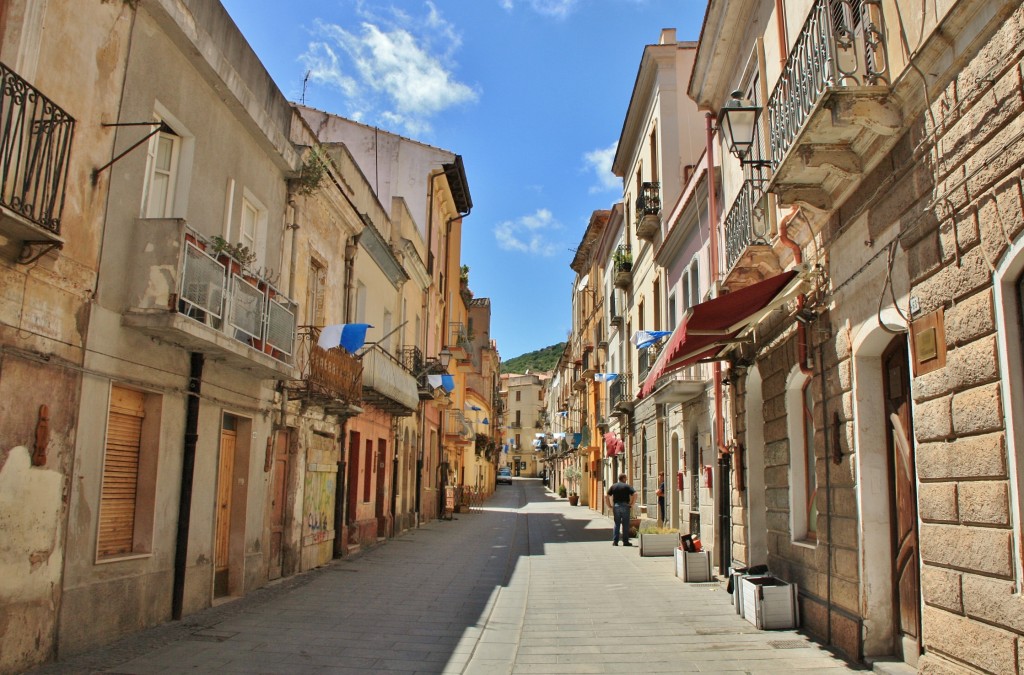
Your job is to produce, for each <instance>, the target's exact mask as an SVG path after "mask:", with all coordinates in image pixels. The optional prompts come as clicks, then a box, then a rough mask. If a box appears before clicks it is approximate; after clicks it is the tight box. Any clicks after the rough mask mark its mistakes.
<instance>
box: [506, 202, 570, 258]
mask: <svg viewBox="0 0 1024 675" xmlns="http://www.w3.org/2000/svg"><path fill="white" fill-rule="evenodd" d="M561 227H562V225H561V224H560V223H559V222H558V221H557V220H555V219H554V217H553V216H552V215H551V211H549V210H547V209H537V211H536V212H535V213H531V214H528V215H525V216H521V217H520V218H519V219H518V220H506V221H504V222H501V223H498V224H497V225H495V226H494V238H495V239H496V240H497V241H498V247H499V248H502V249H504V250H506V251H518V252H520V253H531V254H533V255H542V256H546V257H550V256H553V255H554V254H555V253H556V252H557V251H558V244H556V243H555V242H553V241H551V239H550V238H549V236H548V235H549V233H550V231H551V230H558V229H561Z"/></svg>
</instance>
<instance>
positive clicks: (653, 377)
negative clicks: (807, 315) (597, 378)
mask: <svg viewBox="0 0 1024 675" xmlns="http://www.w3.org/2000/svg"><path fill="white" fill-rule="evenodd" d="M782 275H791V278H790V279H789V280H788V281H787V282H786V283H785V285H784V286H783V287H782V288H781V289H779V291H777V292H776V293H775V295H774V296H773V297H772V298H771V299H770V300H769V301H768V302H767V303H766V304H765V305H764V306H763V307H761V308H760V309H758V310H755V311H754V312H752V313H751V314H748V315H746V316H744V317H743V318H742V319H739V320H737V321H735V322H733V323H732V324H730V325H728V326H726V327H724V328H720V329H715V330H706V329H705V330H701V329H696V330H695V329H689V328H687V327H686V326H687V323H688V322H689V321H690V319H691V318H692V317H693V314H694V310H696V309H697V308H698V307H701V306H702V305H706V304H707V303H709V302H714V301H715V300H717V299H719V298H724V297H726V296H725V295H719V296H717V297H716V298H713V299H712V300H708V301H706V302H704V303H700V304H698V305H695V306H693V307H690V308H689V309H687V310H686V313H685V314H684V315H683V318H682V320H681V321H680V322H679V324H678V325H677V326H676V327H675V329H674V330H673V334H672V336H671V337H670V338H669V339H668V342H667V343H666V345H672V343H673V342H674V341H675V339H676V333H677V332H678V331H679V330H685V331H686V334H685V337H684V338H683V342H682V343H681V344H680V345H679V348H682V349H685V347H686V339H687V338H690V337H720V338H721V339H720V340H714V341H712V342H710V343H705V344H702V345H699V346H696V347H693V348H691V349H690V350H689V351H684V352H683V353H682V354H679V355H677V356H675V357H674V358H673V359H672V361H671V363H669V362H667V361H666V360H667V359H668V358H669V356H668V354H669V353H670V352H671V351H673V349H670V348H668V346H666V348H665V349H664V350H662V353H661V354H660V355H659V357H658V360H657V361H656V362H655V363H654V365H653V366H652V367H651V370H650V373H649V374H648V376H647V378H646V379H645V380H644V382H643V383H642V384H641V386H640V389H639V391H638V392H637V398H643V397H644V396H647V395H649V394H650V393H652V392H653V391H654V389H655V388H656V385H657V381H658V380H659V379H660V378H661V377H662V376H664V375H666V374H668V373H671V372H672V371H675V370H677V369H679V368H683V367H685V366H688V365H692V364H693V363H711V362H714V361H721V360H723V359H724V358H725V357H726V355H727V354H728V353H729V352H730V351H732V349H733V348H734V347H735V345H737V344H742V343H744V342H749V341H750V340H751V339H752V338H751V335H750V334H751V333H752V332H753V330H754V329H755V328H756V327H757V325H758V324H759V323H760V322H761V321H762V320H763V319H764V318H765V317H766V316H768V315H769V314H771V313H772V312H774V311H775V310H777V309H778V308H779V307H781V306H782V305H784V304H785V303H787V302H789V301H790V300H792V299H793V298H795V297H796V296H797V295H799V294H800V293H803V292H806V290H807V287H808V286H809V276H810V266H809V265H807V264H806V263H802V264H799V265H794V266H793V267H792V268H791V269H789V270H787V271H786V272H783V273H782ZM782 275H777V276H782ZM771 278H776V277H771ZM764 281H768V279H766V280H764ZM758 283H764V282H763V281H762V282H758ZM743 290H744V289H740V290H738V291H734V292H735V293H742V292H743Z"/></svg>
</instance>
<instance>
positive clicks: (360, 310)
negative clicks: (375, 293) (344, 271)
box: [356, 281, 366, 323]
mask: <svg viewBox="0 0 1024 675" xmlns="http://www.w3.org/2000/svg"><path fill="white" fill-rule="evenodd" d="M356 323H366V284H364V283H363V282H362V281H360V282H357V283H356Z"/></svg>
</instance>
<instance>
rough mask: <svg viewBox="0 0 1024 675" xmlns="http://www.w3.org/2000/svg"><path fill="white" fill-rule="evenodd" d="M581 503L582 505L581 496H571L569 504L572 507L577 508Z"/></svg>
mask: <svg viewBox="0 0 1024 675" xmlns="http://www.w3.org/2000/svg"><path fill="white" fill-rule="evenodd" d="M579 503H580V496H579V495H569V504H570V505H572V506H576V505H577V504H579Z"/></svg>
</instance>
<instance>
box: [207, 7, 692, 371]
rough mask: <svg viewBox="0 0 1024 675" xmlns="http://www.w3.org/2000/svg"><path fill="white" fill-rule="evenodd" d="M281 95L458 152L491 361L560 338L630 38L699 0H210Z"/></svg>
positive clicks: (613, 194)
mask: <svg viewBox="0 0 1024 675" xmlns="http://www.w3.org/2000/svg"><path fill="white" fill-rule="evenodd" d="M222 2H223V3H224V6H225V7H226V8H227V10H228V12H229V13H230V14H231V17H232V18H233V19H234V20H235V22H236V23H237V24H238V26H239V28H240V29H241V31H242V33H243V34H244V35H245V37H246V39H247V40H248V41H249V43H250V44H251V45H252V47H253V49H254V50H255V51H256V54H257V55H259V57H260V59H261V60H262V61H263V64H264V66H266V68H267V70H268V71H269V72H270V74H271V76H272V77H273V78H274V80H275V81H276V82H277V85H278V86H279V87H280V88H281V90H282V91H283V92H284V94H285V96H287V97H288V98H289V99H291V100H296V101H297V100H300V99H301V98H302V96H303V80H304V78H306V75H307V73H309V76H308V80H307V81H306V84H305V102H306V103H307V104H308V105H311V106H313V107H316V108H320V109H323V110H328V111H330V112H333V113H336V114H339V115H342V116H345V117H349V118H352V119H356V120H359V121H361V122H363V123H366V124H371V125H375V126H378V127H380V128H382V129H386V130H388V131H391V132H394V133H398V134H401V135H403V136H407V137H409V138H414V139H416V140H419V141H422V142H424V143H429V144H431V145H435V146H438V147H441V148H445V149H446V150H451V151H452V152H455V153H458V154H460V155H462V157H463V160H464V162H465V166H466V173H467V177H468V180H469V189H470V192H471V193H472V196H473V211H472V213H471V214H470V215H469V217H468V218H466V219H465V222H464V228H463V253H462V257H463V262H464V263H465V264H467V265H469V267H470V286H471V288H472V289H473V292H474V294H475V295H476V296H477V297H489V298H491V303H492V304H491V307H492V312H493V317H492V324H491V337H493V338H494V339H496V340H497V341H498V349H499V351H500V353H501V355H502V358H505V359H507V358H511V357H513V356H518V355H519V354H522V353H524V352H528V351H532V350H534V349H539V348H541V347H546V346H548V345H551V344H554V343H556V342H560V341H562V340H564V339H565V337H566V334H567V333H568V331H569V329H570V326H571V318H570V305H569V290H570V287H571V283H572V279H573V272H572V270H570V269H569V263H570V262H571V261H572V256H573V251H572V249H574V248H575V247H576V245H577V244H578V243H579V240H580V237H581V235H582V234H583V231H584V229H585V228H586V224H587V222H588V220H589V218H590V214H591V212H593V211H594V210H595V209H606V208H609V207H610V206H611V205H612V204H614V203H615V202H616V201H618V200H619V199H620V198H621V195H622V188H621V183H620V182H619V181H618V180H617V179H616V178H615V177H614V176H613V175H612V174H611V171H610V166H611V160H612V156H613V155H614V150H615V143H616V141H617V140H618V137H619V132H620V131H621V129H622V121H623V118H624V116H625V112H626V107H627V106H628V105H629V98H630V94H631V93H632V90H633V82H634V80H635V78H636V72H637V67H638V65H639V63H640V57H641V55H642V53H643V47H644V45H645V44H652V43H655V42H657V40H658V37H659V35H660V32H661V29H662V28H675V29H676V30H677V34H678V35H677V37H678V39H679V40H696V39H697V38H698V36H699V33H700V26H701V21H702V20H703V16H704V9H705V6H706V3H705V2H703V1H702V0H433V1H431V2H420V1H415V0H400V1H397V2H383V1H380V2H378V1H376V0H287V1H285V0H222Z"/></svg>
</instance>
